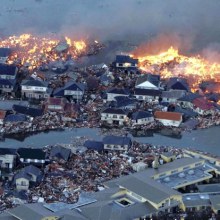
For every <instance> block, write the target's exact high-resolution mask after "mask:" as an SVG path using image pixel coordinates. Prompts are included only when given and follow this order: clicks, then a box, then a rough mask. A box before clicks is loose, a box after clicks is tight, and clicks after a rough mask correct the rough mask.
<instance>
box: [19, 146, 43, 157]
mask: <svg viewBox="0 0 220 220" xmlns="http://www.w3.org/2000/svg"><path fill="white" fill-rule="evenodd" d="M18 154H19V155H20V158H24V159H38V160H44V159H45V156H46V153H45V152H44V151H43V150H42V149H37V148H19V149H18Z"/></svg>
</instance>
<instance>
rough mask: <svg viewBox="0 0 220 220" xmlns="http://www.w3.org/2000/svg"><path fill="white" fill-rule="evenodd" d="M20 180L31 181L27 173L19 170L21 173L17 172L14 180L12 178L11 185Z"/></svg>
mask: <svg viewBox="0 0 220 220" xmlns="http://www.w3.org/2000/svg"><path fill="white" fill-rule="evenodd" d="M20 178H24V179H27V180H29V181H30V180H31V175H30V174H28V173H27V172H25V171H24V170H21V171H19V172H18V173H16V174H15V175H14V178H13V183H15V181H16V180H17V179H20Z"/></svg>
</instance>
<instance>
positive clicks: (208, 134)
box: [0, 126, 220, 156]
mask: <svg viewBox="0 0 220 220" xmlns="http://www.w3.org/2000/svg"><path fill="white" fill-rule="evenodd" d="M81 136H86V137H88V138H89V139H94V140H101V139H102V136H101V134H100V132H99V129H95V128H74V129H67V130H65V131H50V132H42V133H38V134H33V135H30V136H28V137H26V138H20V140H18V139H12V138H5V140H4V141H2V142H0V146H1V147H11V148H19V147H27V146H30V147H43V146H46V145H53V144H57V143H62V144H69V143H72V142H73V141H74V138H75V137H81ZM133 138H134V137H133ZM134 139H135V140H137V141H139V142H142V143H150V144H154V145H164V146H175V147H180V148H186V147H191V148H194V149H198V150H202V151H205V152H209V153H211V154H215V155H218V156H220V127H219V126H218V127H211V128H209V129H204V130H193V131H191V132H184V133H182V137H181V138H173V137H169V136H163V135H160V134H159V133H154V134H153V136H150V137H135V138H134Z"/></svg>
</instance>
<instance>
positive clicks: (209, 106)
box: [193, 97, 214, 110]
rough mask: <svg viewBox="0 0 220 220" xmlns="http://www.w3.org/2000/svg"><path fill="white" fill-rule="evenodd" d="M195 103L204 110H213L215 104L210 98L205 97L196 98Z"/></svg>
mask: <svg viewBox="0 0 220 220" xmlns="http://www.w3.org/2000/svg"><path fill="white" fill-rule="evenodd" d="M193 104H194V105H195V107H197V108H200V109H202V110H211V109H213V108H214V106H213V104H212V103H210V102H208V100H207V99H206V98H203V97H201V98H196V99H194V100H193Z"/></svg>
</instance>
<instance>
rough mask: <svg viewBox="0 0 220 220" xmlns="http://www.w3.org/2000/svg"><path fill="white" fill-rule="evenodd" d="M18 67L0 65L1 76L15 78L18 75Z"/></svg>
mask: <svg viewBox="0 0 220 220" xmlns="http://www.w3.org/2000/svg"><path fill="white" fill-rule="evenodd" d="M16 71H17V67H16V66H14V65H6V64H0V75H10V76H14V75H15V74H16Z"/></svg>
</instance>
